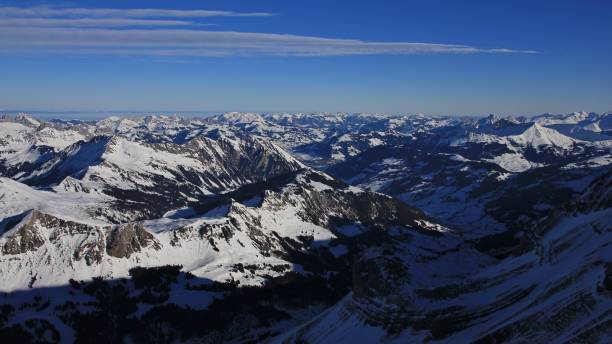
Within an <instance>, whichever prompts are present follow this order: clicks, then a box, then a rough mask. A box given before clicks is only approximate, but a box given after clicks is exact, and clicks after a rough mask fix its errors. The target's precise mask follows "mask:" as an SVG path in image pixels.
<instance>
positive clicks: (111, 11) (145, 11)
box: [0, 6, 275, 18]
mask: <svg viewBox="0 0 612 344" xmlns="http://www.w3.org/2000/svg"><path fill="white" fill-rule="evenodd" d="M273 15H275V14H274V13H266V12H231V11H208V10H167V9H154V8H136V9H115V8H74V7H47V6H36V7H0V16H6V17H45V18H46V17H82V18H106V17H113V18H156V17H157V18H208V17H269V16H273Z"/></svg>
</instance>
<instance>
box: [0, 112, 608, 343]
mask: <svg viewBox="0 0 612 344" xmlns="http://www.w3.org/2000/svg"><path fill="white" fill-rule="evenodd" d="M611 162H612V114H610V113H604V114H594V113H573V114H569V115H552V114H545V115H541V116H536V117H533V118H513V117H501V116H493V115H491V116H489V117H486V118H472V117H442V116H437V117H436V116H426V115H406V116H386V115H378V114H255V113H226V114H222V115H218V116H213V117H207V118H195V119H189V118H182V117H179V116H144V117H130V118H126V117H109V118H106V119H103V120H98V121H77V120H71V121H65V120H50V121H43V120H38V119H34V118H32V117H30V116H28V115H19V116H16V117H9V116H3V117H0V281H2V282H0V291H2V292H3V294H2V295H0V336H1V338H9V339H10V340H15V341H21V342H28V341H32V342H34V341H37V340H38V341H39V342H72V341H79V342H109V341H110V342H177V341H189V342H266V341H267V342H296V343H297V342H312V343H319V342H330V343H331V342H347V343H348V342H351V343H352V342H356V341H367V342H398V343H406V342H425V341H430V342H448V343H451V342H453V343H455V342H479V343H500V342H509V343H514V342H602V343H605V342H606V341H607V339H609V338H610V336H611V335H612V333H611V332H610V329H611V328H612V294H611V293H612V265H611V264H612V256H611V255H610V252H611V251H610V245H611V244H612V226H611V225H610V223H609V220H608V219H609V218H610V216H611V215H612V213H611V209H612V189H611V188H612V184H611V183H612V174H611V173H612V172H611V171H612V165H611V164H610V163H611ZM108 319H111V320H112V321H109V320H108Z"/></svg>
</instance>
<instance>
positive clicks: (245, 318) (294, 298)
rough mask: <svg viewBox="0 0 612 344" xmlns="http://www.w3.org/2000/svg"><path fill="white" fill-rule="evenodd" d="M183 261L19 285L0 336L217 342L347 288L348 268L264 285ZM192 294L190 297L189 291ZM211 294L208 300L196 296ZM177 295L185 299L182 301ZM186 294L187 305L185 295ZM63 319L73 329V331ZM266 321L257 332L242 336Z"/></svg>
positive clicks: (4, 312)
mask: <svg viewBox="0 0 612 344" xmlns="http://www.w3.org/2000/svg"><path fill="white" fill-rule="evenodd" d="M180 268H181V267H180V266H163V267H155V268H139V267H138V268H133V269H131V270H130V275H131V277H130V278H129V279H116V280H103V279H102V278H96V279H94V280H93V281H90V282H82V281H81V282H78V281H74V280H70V285H66V286H59V287H51V288H38V289H31V290H24V291H17V292H13V293H9V294H5V295H3V297H2V298H1V300H2V302H1V303H2V304H1V305H0V338H2V341H3V342H4V343H60V342H66V341H70V340H74V342H76V343H122V342H125V341H126V340H132V341H133V342H137V343H167V342H171V341H177V340H179V341H184V340H187V339H190V338H195V337H198V338H201V339H208V340H211V341H213V342H217V341H219V342H222V341H226V340H232V339H234V340H236V339H240V338H242V339H241V340H247V339H250V340H261V339H264V338H266V337H268V336H272V335H275V334H277V333H274V332H270V331H267V330H265V328H267V327H270V326H271V325H273V324H275V323H278V322H280V321H284V320H290V319H291V318H292V315H291V314H290V312H291V311H290V310H296V311H299V310H300V309H305V308H307V307H311V306H313V305H317V304H318V305H321V307H328V306H330V305H332V304H334V303H336V302H337V301H338V300H340V298H341V297H342V296H344V295H345V294H346V293H348V284H349V281H348V279H347V276H346V275H345V274H337V275H335V276H331V277H330V278H329V279H324V278H322V277H314V276H311V277H306V276H302V275H299V274H296V273H292V272H290V273H288V274H286V275H284V276H282V277H279V278H275V279H270V280H269V282H268V283H267V284H266V285H264V286H262V287H253V286H242V287H241V286H239V285H238V283H236V282H234V281H232V280H228V281H226V282H223V283H220V282H213V281H210V280H207V279H202V278H198V277H195V276H193V275H192V274H190V273H188V272H187V273H185V272H182V271H180ZM186 295H187V296H188V297H187V298H186V299H181V298H184V297H185V296H186ZM206 298H209V299H210V300H211V301H210V302H209V304H208V305H207V306H205V307H197V306H195V307H192V306H191V304H192V303H191V302H190V301H193V304H194V305H197V304H198V303H200V305H201V302H198V299H200V300H201V299H206ZM177 300H180V301H178V302H177ZM184 301H187V302H189V303H188V304H187V305H185V304H181V302H184ZM64 325H67V326H69V327H71V328H73V329H74V337H73V338H71V337H72V336H71V334H70V333H69V332H66V331H65V327H64ZM257 328H260V329H264V330H263V331H261V333H257V334H256V335H257V338H250V337H248V336H247V337H245V336H246V335H248V334H249V333H250V332H251V331H253V330H254V329H257Z"/></svg>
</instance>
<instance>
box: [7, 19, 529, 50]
mask: <svg viewBox="0 0 612 344" xmlns="http://www.w3.org/2000/svg"><path fill="white" fill-rule="evenodd" d="M264 15H269V14H267V13H236V12H226V11H205V10H158V9H131V10H116V9H82V8H50V7H34V8H15V7H10V8H8V7H4V8H0V16H4V19H3V18H1V17H0V26H2V29H1V30H0V46H2V47H3V49H2V51H3V52H4V53H40V52H43V53H62V54H104V55H132V56H152V57H201V56H232V55H239V56H261V55H268V56H271V55H272V56H341V55H382V54H387V55H406V54H471V53H505V54H510V53H533V51H528V50H527V51H525V50H514V49H507V48H495V49H490V48H479V47H473V46H468V45H457V44H438V43H414V42H374V41H362V40H353V39H334V38H324V37H310V36H300V35H290V34H270V33H256V32H234V31H210V30H201V29H197V28H196V27H195V25H199V24H198V23H197V22H196V23H194V22H191V21H185V20H183V19H181V18H203V17H211V16H264ZM66 17H68V18H66ZM159 18H165V19H159Z"/></svg>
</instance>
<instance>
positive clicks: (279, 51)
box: [0, 0, 612, 115]
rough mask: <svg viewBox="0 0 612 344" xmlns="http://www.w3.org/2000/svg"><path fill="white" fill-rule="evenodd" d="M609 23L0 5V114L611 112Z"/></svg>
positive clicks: (484, 4) (402, 11) (247, 3)
mask: <svg viewBox="0 0 612 344" xmlns="http://www.w3.org/2000/svg"><path fill="white" fill-rule="evenodd" d="M611 16H612V2H610V1H588V0H587V1H520V0H519V1H407V0H385V1H363V0H352V1H329V0H327V1H322V0H309V1H305V0H304V1H302V0H295V1H285V0H275V1H272V0H258V1H252V0H223V1H78V2H76V1H75V2H49V1H47V2H37V1H0V110H27V111H107V110H108V111H205V112H210V111H234V110H236V111H261V112H264V111H271V112H278V111H346V112H387V113H419V112H420V113H429V114H463V115H484V114H488V113H501V114H514V115H534V114H539V113H543V112H554V113H567V112H572V111H578V110H585V111H595V112H603V111H610V110H612V63H611V62H610V61H612V43H611V42H612V25H610V17H611ZM415 43H418V44H415Z"/></svg>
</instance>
